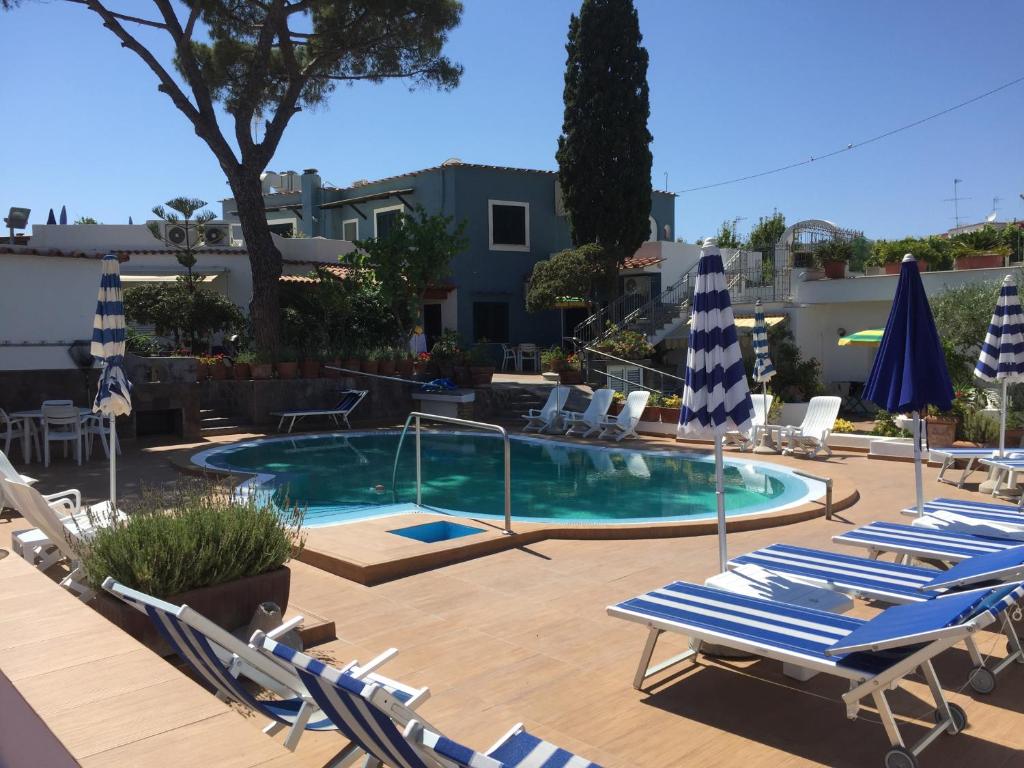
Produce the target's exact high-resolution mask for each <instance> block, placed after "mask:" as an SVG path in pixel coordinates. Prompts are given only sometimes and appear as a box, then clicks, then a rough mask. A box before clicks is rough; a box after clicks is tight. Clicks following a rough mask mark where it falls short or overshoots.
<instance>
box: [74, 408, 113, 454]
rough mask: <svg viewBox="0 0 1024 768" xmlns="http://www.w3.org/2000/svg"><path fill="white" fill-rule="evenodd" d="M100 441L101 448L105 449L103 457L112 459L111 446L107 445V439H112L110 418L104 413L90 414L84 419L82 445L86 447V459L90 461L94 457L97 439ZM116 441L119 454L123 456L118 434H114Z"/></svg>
mask: <svg viewBox="0 0 1024 768" xmlns="http://www.w3.org/2000/svg"><path fill="white" fill-rule="evenodd" d="M97 437H99V439H100V446H101V447H102V448H103V455H104V456H106V457H107V458H108V459H109V458H110V446H109V445H108V444H107V438H108V437H110V417H109V416H107V415H106V414H104V413H90V414H89V415H88V416H83V417H82V443H83V444H84V445H85V459H86V461H88V460H89V459H90V458H91V457H92V446H93V444H94V443H95V442H96V438H97ZM114 439H115V440H116V441H117V445H116V446H115V448H117V454H118V456H120V455H121V441H120V440H117V434H116V433H115V434H114Z"/></svg>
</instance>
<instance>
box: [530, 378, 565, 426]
mask: <svg viewBox="0 0 1024 768" xmlns="http://www.w3.org/2000/svg"><path fill="white" fill-rule="evenodd" d="M571 391H572V387H554V388H553V389H552V390H551V392H550V393H549V394H548V399H547V402H546V403H544V407H543V408H541V409H540V410H537V409H536V408H531V409H530V410H529V411H527V412H526V413H524V414H523V418H524V419H526V426H525V427H523V432H529V431H531V430H533V431H536V432H545V431H547V430H552V431H554V430H555V429H557V428H558V426H559V425H560V424H561V423H562V419H561V415H560V412H561V410H562V408H564V407H565V401H566V400H568V399H569V393H570V392H571Z"/></svg>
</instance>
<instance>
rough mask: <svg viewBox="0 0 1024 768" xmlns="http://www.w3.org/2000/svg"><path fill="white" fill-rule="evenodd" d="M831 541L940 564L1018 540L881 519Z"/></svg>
mask: <svg viewBox="0 0 1024 768" xmlns="http://www.w3.org/2000/svg"><path fill="white" fill-rule="evenodd" d="M832 541H834V542H835V543H836V544H846V545H848V546H853V547H861V548H863V549H866V550H868V553H869V554H870V556H871V557H872V558H877V557H878V556H879V555H882V554H884V553H887V552H891V553H892V554H894V555H895V556H896V561H897V562H901V561H902V560H903V559H904V558H907V557H914V558H918V559H919V560H937V561H939V562H942V563H958V562H960V561H961V560H966V559H967V558H969V557H974V556H975V555H983V554H986V553H989V552H1001V551H1003V550H1004V549H1010V548H1011V547H1017V546H1020V544H1021V542H1020V541H1014V540H1012V539H1000V538H995V537H992V536H976V535H974V534H970V533H956V532H951V531H939V530H934V529H930V528H922V527H920V526H916V525H900V524H899V523H883V522H874V523H868V524H867V525H862V526H860V527H859V528H853V529H851V530H849V531H847V532H846V533H840V534H837V535H836V536H833V537H832Z"/></svg>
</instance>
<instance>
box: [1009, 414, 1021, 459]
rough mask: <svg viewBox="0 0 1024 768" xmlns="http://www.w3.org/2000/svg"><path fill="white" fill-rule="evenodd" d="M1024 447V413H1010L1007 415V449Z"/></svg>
mask: <svg viewBox="0 0 1024 768" xmlns="http://www.w3.org/2000/svg"><path fill="white" fill-rule="evenodd" d="M1022 445H1024V411H1010V412H1009V413H1007V414H1006V448H1007V450H1009V449H1010V448H1020V447H1021V446H1022Z"/></svg>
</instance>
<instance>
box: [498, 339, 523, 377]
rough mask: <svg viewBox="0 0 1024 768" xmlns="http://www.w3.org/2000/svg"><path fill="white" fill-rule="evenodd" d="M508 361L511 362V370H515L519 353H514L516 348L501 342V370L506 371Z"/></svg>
mask: <svg viewBox="0 0 1024 768" xmlns="http://www.w3.org/2000/svg"><path fill="white" fill-rule="evenodd" d="M509 363H512V370H517V369H518V368H519V355H517V354H516V348H515V347H513V346H512V345H511V344H502V345H501V370H503V371H507V370H508V364H509Z"/></svg>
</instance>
